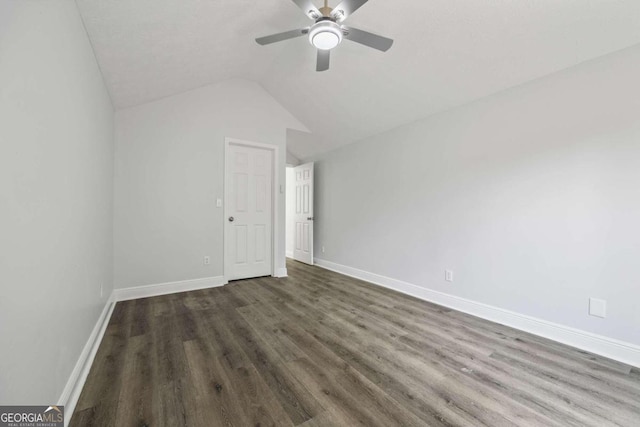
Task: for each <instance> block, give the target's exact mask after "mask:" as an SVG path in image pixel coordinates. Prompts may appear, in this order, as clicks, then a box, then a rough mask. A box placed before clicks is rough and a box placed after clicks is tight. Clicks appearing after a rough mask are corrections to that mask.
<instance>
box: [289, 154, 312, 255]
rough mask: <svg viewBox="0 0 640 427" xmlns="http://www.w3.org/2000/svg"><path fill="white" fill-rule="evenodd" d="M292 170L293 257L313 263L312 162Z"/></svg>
mask: <svg viewBox="0 0 640 427" xmlns="http://www.w3.org/2000/svg"><path fill="white" fill-rule="evenodd" d="M293 171H294V183H295V184H294V185H295V187H296V197H295V201H296V209H295V221H294V222H295V228H294V233H295V239H294V247H293V259H295V260H297V261H301V262H304V263H307V264H311V265H313V163H307V164H304V165H301V166H298V167H296V168H294V169H293Z"/></svg>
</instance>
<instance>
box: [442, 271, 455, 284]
mask: <svg viewBox="0 0 640 427" xmlns="http://www.w3.org/2000/svg"><path fill="white" fill-rule="evenodd" d="M444 280H446V281H447V282H453V271H451V270H445V271H444Z"/></svg>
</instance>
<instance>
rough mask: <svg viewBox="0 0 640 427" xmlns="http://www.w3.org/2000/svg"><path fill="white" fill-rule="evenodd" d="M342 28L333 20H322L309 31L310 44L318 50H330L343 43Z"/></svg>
mask: <svg viewBox="0 0 640 427" xmlns="http://www.w3.org/2000/svg"><path fill="white" fill-rule="evenodd" d="M342 35H343V33H342V27H341V26H340V25H339V24H337V23H336V22H335V21H334V20H333V19H331V18H320V19H319V20H318V21H317V22H316V23H315V24H313V25H312V26H311V28H310V29H309V43H311V44H312V45H313V46H315V47H317V48H318V49H322V50H329V49H333V48H334V47H336V46H338V45H339V44H340V42H342Z"/></svg>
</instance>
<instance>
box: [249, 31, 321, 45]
mask: <svg viewBox="0 0 640 427" xmlns="http://www.w3.org/2000/svg"><path fill="white" fill-rule="evenodd" d="M308 32H309V29H308V28H301V29H299V30H291V31H285V32H283V33H277V34H271V35H270V36H264V37H260V38H257V39H256V42H257V43H258V44H261V45H263V46H264V45H265V44H271V43H276V42H281V41H283V40H289V39H293V38H296V37H300V36H304V35H305V34H307V33H308Z"/></svg>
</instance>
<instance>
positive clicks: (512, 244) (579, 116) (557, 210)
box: [315, 46, 640, 344]
mask: <svg viewBox="0 0 640 427" xmlns="http://www.w3.org/2000/svg"><path fill="white" fill-rule="evenodd" d="M638 76H640V46H636V47H633V48H630V49H627V50H624V51H621V52H618V53H615V54H612V55H609V56H607V57H603V58H600V59H598V60H595V61H591V62H588V63H584V64H581V65H579V66H577V67H575V68H572V69H569V70H566V71H564V72H560V73H557V74H554V75H552V76H548V77H546V78H543V79H540V80H537V81H534V82H531V83H528V84H525V85H522V86H520V87H517V88H514V89H511V90H508V91H505V92H502V93H499V94H497V95H494V96H491V97H488V98H485V99H482V100H480V101H477V102H475V103H473V104H470V105H467V106H464V107H461V108H457V109H454V110H451V111H449V112H445V113H443V114H439V115H437V116H433V117H431V118H428V119H426V120H422V121H419V122H417V123H414V124H410V125H407V126H403V127H400V128H397V129H395V130H392V131H389V132H386V133H384V134H381V135H378V136H375V137H372V138H369V139H367V140H364V141H361V142H359V143H356V144H353V145H350V146H347V147H345V148H343V149H339V150H336V151H333V152H330V153H328V154H326V155H323V156H320V157H319V158H317V159H315V160H318V163H317V164H316V193H315V194H316V205H315V207H316V215H315V216H316V222H315V225H316V228H315V232H316V235H315V236H316V239H315V245H316V247H315V250H316V253H318V254H320V250H319V248H320V247H321V246H325V248H326V253H325V254H322V257H323V258H324V259H326V260H329V261H332V262H335V263H338V264H342V265H346V266H349V267H354V268H358V269H361V270H365V271H368V272H373V273H377V274H380V275H383V276H387V277H391V278H395V279H398V280H402V281H405V282H409V283H413V284H416V285H419V286H421V287H425V288H430V289H433V290H436V291H440V292H444V293H448V294H453V295H456V296H460V297H464V298H467V299H470V300H474V301H478V302H482V303H486V304H490V305H493V306H497V307H501V308H504V309H508V310H512V311H515V312H518V313H522V314H526V315H530V316H534V317H537V318H541V319H545V320H548V321H551V322H555V323H559V324H563V325H567V326H571V327H574V328H579V329H582V330H585V331H589V332H592V333H596V334H600V335H605V336H608V337H612V338H616V339H619V340H623V341H627V342H631V343H635V344H640V327H639V325H640V310H638V301H640V269H638V267H637V266H638V259H639V256H640V83H639V80H638ZM470 78H472V74H470ZM445 269H452V270H454V273H455V276H454V278H455V281H454V282H453V283H449V282H445V281H444V271H445ZM589 297H597V298H602V299H605V300H607V301H608V316H607V318H606V319H600V318H596V317H591V316H589V315H588V314H587V310H588V298H589Z"/></svg>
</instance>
